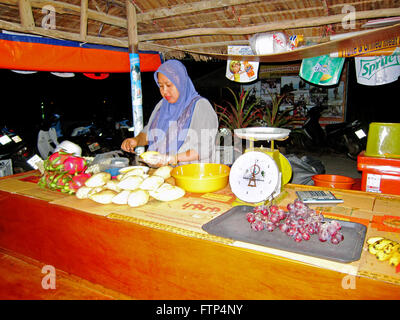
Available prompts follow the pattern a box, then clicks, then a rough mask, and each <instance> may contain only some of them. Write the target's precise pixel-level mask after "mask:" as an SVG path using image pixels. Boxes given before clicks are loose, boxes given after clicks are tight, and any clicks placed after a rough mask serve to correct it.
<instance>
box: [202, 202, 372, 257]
mask: <svg viewBox="0 0 400 320" xmlns="http://www.w3.org/2000/svg"><path fill="white" fill-rule="evenodd" d="M253 208H254V207H252V206H237V207H233V208H232V209H230V210H228V211H227V212H225V213H223V214H222V215H220V216H218V217H217V218H215V219H213V220H211V221H209V222H207V223H206V224H204V225H203V226H202V229H203V230H204V231H206V232H208V233H210V234H212V235H216V236H219V237H224V238H229V239H232V240H237V241H243V242H248V243H252V244H256V245H261V246H265V247H270V248H275V249H280V250H285V251H291V252H296V253H300V254H305V255H309V256H313V257H318V258H323V259H328V260H332V261H338V262H344V263H348V262H352V261H357V260H359V259H360V256H361V251H362V248H363V245H364V240H365V234H366V231H367V228H366V226H364V225H363V224H360V223H356V222H350V221H342V220H338V221H339V223H340V224H341V226H342V228H341V230H340V231H341V233H342V234H343V236H344V240H343V241H342V242H340V243H339V244H336V245H335V244H332V243H330V242H329V241H326V242H321V241H319V239H318V235H316V234H313V235H311V238H310V240H307V241H305V240H303V241H301V242H299V243H298V242H295V241H294V239H293V238H291V237H289V236H287V235H286V233H283V232H282V231H281V230H279V228H276V229H275V230H274V231H272V232H269V231H267V230H262V231H254V230H253V229H251V227H250V223H249V222H248V221H247V219H246V213H247V212H252V211H253ZM329 220H332V219H327V218H324V221H329Z"/></svg>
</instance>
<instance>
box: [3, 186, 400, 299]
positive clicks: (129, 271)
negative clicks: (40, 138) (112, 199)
mask: <svg viewBox="0 0 400 320" xmlns="http://www.w3.org/2000/svg"><path fill="white" fill-rule="evenodd" d="M0 207H1V208H2V212H1V215H0V247H3V248H6V249H7V250H11V251H14V252H17V253H18V254H22V255H25V256H28V257H31V258H32V259H36V260H38V261H40V262H42V263H45V264H49V265H53V266H54V267H55V268H56V269H60V270H63V271H64V272H66V273H69V274H72V275H75V276H77V277H80V278H83V279H85V280H87V281H89V282H91V283H93V284H99V285H101V286H104V287H105V288H108V289H111V290H113V291H116V292H120V293H122V294H124V295H127V296H130V297H133V298H136V299H399V297H400V286H398V285H394V284H390V283H386V282H384V281H380V280H372V279H369V278H366V277H358V276H357V277H356V276H351V277H353V278H349V276H348V275H346V274H344V273H340V272H335V271H330V270H326V269H323V268H318V267H312V266H309V265H306V264H302V263H299V262H295V261H291V260H289V259H286V258H280V257H277V256H274V255H271V254H267V253H262V252H256V251H253V250H250V249H244V248H235V247H232V246H229V245H226V244H222V243H217V242H213V241H207V240H203V239H196V238H191V237H186V236H182V235H179V234H174V233H171V232H167V231H163V230H158V229H153V228H149V227H146V226H142V225H137V224H134V223H130V222H125V221H117V220H110V219H107V218H106V217H103V216H97V215H92V214H88V213H85V212H82V211H79V210H78V209H76V210H75V209H72V208H66V207H61V206H57V205H54V204H50V203H48V202H46V201H43V200H37V199H32V198H28V197H24V196H22V195H17V194H10V193H7V192H3V191H0ZM346 277H347V278H346ZM346 283H350V284H351V286H350V288H347V289H346V287H349V286H348V285H346ZM343 284H345V285H344V286H343Z"/></svg>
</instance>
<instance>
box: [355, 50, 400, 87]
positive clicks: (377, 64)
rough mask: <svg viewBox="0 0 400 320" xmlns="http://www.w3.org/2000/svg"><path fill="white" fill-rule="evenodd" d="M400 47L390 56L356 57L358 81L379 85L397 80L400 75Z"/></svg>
mask: <svg viewBox="0 0 400 320" xmlns="http://www.w3.org/2000/svg"><path fill="white" fill-rule="evenodd" d="M399 53H400V48H397V49H396V50H395V52H394V53H393V54H392V55H390V56H380V57H355V58H354V59H355V62H356V74H357V82H358V83H360V84H363V85H367V86H378V85H382V84H387V83H391V82H394V81H396V80H397V79H398V78H399V76H400V56H399Z"/></svg>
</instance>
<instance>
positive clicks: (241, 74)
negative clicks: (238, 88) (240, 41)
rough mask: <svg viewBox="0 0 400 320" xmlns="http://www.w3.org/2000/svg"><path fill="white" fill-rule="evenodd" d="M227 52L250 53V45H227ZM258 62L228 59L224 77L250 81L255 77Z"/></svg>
mask: <svg viewBox="0 0 400 320" xmlns="http://www.w3.org/2000/svg"><path fill="white" fill-rule="evenodd" d="M228 54H234V55H252V54H253V51H252V50H251V47H250V46H228ZM257 74H258V62H252V61H239V60H230V59H228V61H227V65H226V77H227V78H228V79H229V80H232V81H235V82H241V83H246V82H251V81H254V80H256V79H257Z"/></svg>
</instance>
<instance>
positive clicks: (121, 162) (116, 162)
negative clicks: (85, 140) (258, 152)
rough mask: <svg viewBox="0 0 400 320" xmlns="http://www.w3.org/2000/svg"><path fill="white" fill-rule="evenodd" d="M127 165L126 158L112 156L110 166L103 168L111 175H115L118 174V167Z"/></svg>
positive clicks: (127, 160)
mask: <svg viewBox="0 0 400 320" xmlns="http://www.w3.org/2000/svg"><path fill="white" fill-rule="evenodd" d="M128 165H129V159H128V158H113V159H111V163H110V166H109V167H108V168H107V169H105V170H104V171H105V172H109V173H110V174H111V176H113V177H115V176H117V175H118V174H119V169H122V168H125V167H127V166H128Z"/></svg>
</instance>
